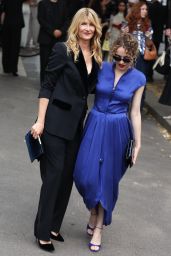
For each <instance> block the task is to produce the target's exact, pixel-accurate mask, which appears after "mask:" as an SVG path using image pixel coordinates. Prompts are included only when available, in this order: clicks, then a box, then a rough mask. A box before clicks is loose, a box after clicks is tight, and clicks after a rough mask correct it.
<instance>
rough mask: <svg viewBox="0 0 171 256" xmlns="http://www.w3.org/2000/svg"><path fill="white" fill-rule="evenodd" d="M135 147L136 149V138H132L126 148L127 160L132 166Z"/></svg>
mask: <svg viewBox="0 0 171 256" xmlns="http://www.w3.org/2000/svg"><path fill="white" fill-rule="evenodd" d="M133 149H134V140H132V139H130V140H129V141H128V145H127V148H126V162H127V164H128V166H129V167H130V168H131V167H132V166H133V162H132V156H133Z"/></svg>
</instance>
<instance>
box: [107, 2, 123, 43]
mask: <svg viewBox="0 0 171 256" xmlns="http://www.w3.org/2000/svg"><path fill="white" fill-rule="evenodd" d="M126 15H127V5H126V2H125V0H119V1H118V5H117V11H116V14H115V15H113V14H112V15H111V16H110V23H109V29H108V31H107V36H108V37H109V42H110V46H112V45H113V43H114V41H115V40H116V39H117V38H118V36H119V35H120V33H121V27H122V25H123V23H124V22H126V19H125V17H126Z"/></svg>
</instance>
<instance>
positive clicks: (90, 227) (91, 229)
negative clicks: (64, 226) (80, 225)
mask: <svg viewBox="0 0 171 256" xmlns="http://www.w3.org/2000/svg"><path fill="white" fill-rule="evenodd" d="M96 221H97V211H96V209H95V208H92V209H91V210H90V218H89V222H88V225H87V234H88V235H90V236H92V235H93V232H94V228H95V226H96Z"/></svg>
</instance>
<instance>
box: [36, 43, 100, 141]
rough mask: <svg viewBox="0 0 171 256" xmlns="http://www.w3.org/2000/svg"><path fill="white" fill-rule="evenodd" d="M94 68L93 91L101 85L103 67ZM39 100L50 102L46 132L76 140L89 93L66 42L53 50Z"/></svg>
mask: <svg viewBox="0 0 171 256" xmlns="http://www.w3.org/2000/svg"><path fill="white" fill-rule="evenodd" d="M83 68H84V67H83ZM85 68H86V67H85ZM93 68H94V75H93V79H91V85H89V88H91V89H89V91H90V90H94V89H95V85H96V82H97V74H98V69H99V66H98V64H97V63H96V62H94V67H93ZM39 98H48V99H49V104H48V108H47V112H46V117H45V130H46V131H47V132H48V133H50V134H53V135H56V136H58V137H61V138H64V139H67V140H72V139H73V138H74V136H75V134H76V131H77V128H78V125H79V123H80V121H81V120H83V118H84V117H85V114H84V112H85V109H86V106H87V91H86V88H85V85H84V82H83V79H82V77H81V74H80V72H79V70H78V69H77V66H76V65H75V63H74V62H73V58H72V55H71V54H68V53H67V48H66V46H65V44H64V43H57V44H56V45H55V46H54V48H53V50H52V54H51V56H50V59H49V63H48V66H47V68H46V71H45V79H44V81H43V83H42V87H41V89H40V93H39Z"/></svg>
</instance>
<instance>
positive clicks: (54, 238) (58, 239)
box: [50, 233, 64, 242]
mask: <svg viewBox="0 0 171 256" xmlns="http://www.w3.org/2000/svg"><path fill="white" fill-rule="evenodd" d="M50 238H51V239H53V240H56V241H58V242H64V239H63V237H62V236H61V234H60V233H58V235H57V236H55V235H53V234H52V233H50Z"/></svg>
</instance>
